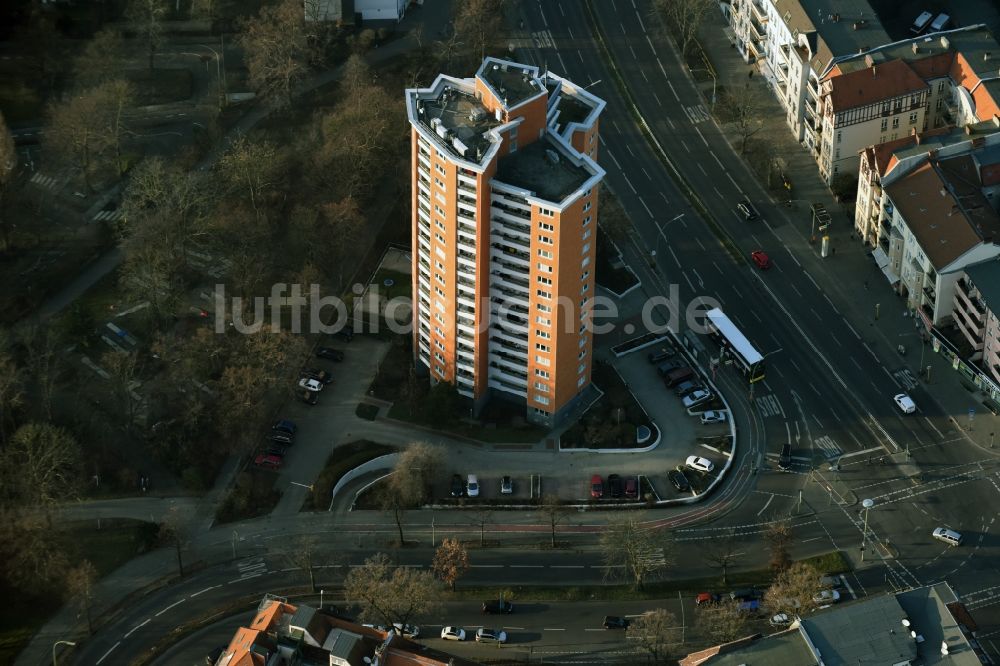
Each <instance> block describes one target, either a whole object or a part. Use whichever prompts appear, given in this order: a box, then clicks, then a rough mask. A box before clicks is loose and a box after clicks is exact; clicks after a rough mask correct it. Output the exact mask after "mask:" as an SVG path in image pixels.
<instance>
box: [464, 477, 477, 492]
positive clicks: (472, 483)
mask: <svg viewBox="0 0 1000 666" xmlns="http://www.w3.org/2000/svg"><path fill="white" fill-rule="evenodd" d="M465 493H466V494H467V495H468V496H469V497H479V477H477V476H476V475H475V474H470V475H469V478H468V479H467V480H466V482H465Z"/></svg>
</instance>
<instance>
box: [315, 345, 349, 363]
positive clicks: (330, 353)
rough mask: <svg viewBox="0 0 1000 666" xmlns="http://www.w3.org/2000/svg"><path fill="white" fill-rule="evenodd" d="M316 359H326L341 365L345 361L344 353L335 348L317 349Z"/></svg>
mask: <svg viewBox="0 0 1000 666" xmlns="http://www.w3.org/2000/svg"><path fill="white" fill-rule="evenodd" d="M316 358H325V359H327V360H328V361H336V362H337V363H340V362H341V361H343V360H344V352H342V351H340V350H339V349H334V348H333V347H319V348H317V349H316Z"/></svg>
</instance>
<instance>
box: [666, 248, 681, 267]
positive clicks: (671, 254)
mask: <svg viewBox="0 0 1000 666" xmlns="http://www.w3.org/2000/svg"><path fill="white" fill-rule="evenodd" d="M667 249H668V250H670V256H671V257H673V258H674V263H675V264H677V266H678V267H679V266H680V265H681V262H680V259H678V258H677V255H676V254H674V248H673V246H672V245H668V246H667Z"/></svg>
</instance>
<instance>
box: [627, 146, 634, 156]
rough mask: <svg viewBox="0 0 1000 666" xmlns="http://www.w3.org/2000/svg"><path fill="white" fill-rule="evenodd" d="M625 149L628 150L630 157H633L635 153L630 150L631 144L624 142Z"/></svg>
mask: <svg viewBox="0 0 1000 666" xmlns="http://www.w3.org/2000/svg"><path fill="white" fill-rule="evenodd" d="M625 150H627V151H628V154H629V155H631V156H632V157H635V153H633V152H632V146H630V145H629V144H627V143H626V144H625Z"/></svg>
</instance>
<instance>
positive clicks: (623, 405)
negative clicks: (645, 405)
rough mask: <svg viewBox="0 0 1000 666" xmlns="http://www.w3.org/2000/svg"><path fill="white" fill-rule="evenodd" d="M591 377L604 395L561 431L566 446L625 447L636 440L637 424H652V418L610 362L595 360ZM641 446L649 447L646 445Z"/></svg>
mask: <svg viewBox="0 0 1000 666" xmlns="http://www.w3.org/2000/svg"><path fill="white" fill-rule="evenodd" d="M592 377H593V381H594V384H595V385H596V386H597V387H598V388H600V389H601V390H602V391H604V396H603V397H601V399H600V400H598V401H597V403H596V404H595V405H594V406H593V407H591V408H590V409H589V410H587V412H586V413H585V414H584V415H583V416H582V417H581V418H580V420H579V421H577V422H576V423H574V424H573V425H572V426H570V427H569V429H567V430H566V432H564V433H563V434H562V437H561V438H560V445H561V446H562V447H563V448H577V447H579V448H591V449H625V448H635V447H638V446H640V445H639V444H637V443H636V427H637V426H640V425H647V426H648V425H649V417H648V416H647V415H646V413H645V411H643V409H642V407H640V406H639V403H638V402H636V400H635V397H634V396H633V395H632V393H631V392H630V391H629V390H628V388H627V387H626V386H625V382H624V381H622V378H621V376H619V374H618V372H617V371H616V370H615V369H614V367H612V366H611V365H608V364H607V363H599V362H595V363H594V367H593V371H592ZM642 446H646V444H643V445H642Z"/></svg>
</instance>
